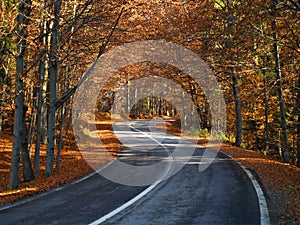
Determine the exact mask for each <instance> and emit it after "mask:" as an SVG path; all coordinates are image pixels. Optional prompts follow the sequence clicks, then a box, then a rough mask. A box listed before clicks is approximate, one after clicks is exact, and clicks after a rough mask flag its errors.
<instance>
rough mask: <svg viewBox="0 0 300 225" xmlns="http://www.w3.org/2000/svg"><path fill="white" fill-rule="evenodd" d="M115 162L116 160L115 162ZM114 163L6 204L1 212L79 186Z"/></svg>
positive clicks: (1, 207) (0, 207)
mask: <svg viewBox="0 0 300 225" xmlns="http://www.w3.org/2000/svg"><path fill="white" fill-rule="evenodd" d="M113 161H114V160H113ZM113 161H110V162H109V163H107V164H106V165H104V166H103V167H101V168H99V169H98V170H94V171H92V172H90V173H88V174H86V175H84V176H82V177H78V178H76V179H75V180H73V181H71V182H68V183H65V184H61V185H58V186H56V187H54V188H52V189H49V190H46V191H43V192H40V193H37V194H34V195H32V196H29V197H27V198H25V199H20V200H17V201H15V202H12V203H6V204H4V205H3V206H0V212H1V211H3V210H6V209H10V208H13V207H17V206H19V205H23V204H26V203H28V202H31V201H34V200H37V199H39V198H42V197H44V196H47V195H50V194H52V193H55V192H58V191H61V190H63V189H65V188H68V187H70V186H73V185H75V184H78V183H80V182H82V181H84V180H86V179H88V178H90V177H92V176H94V175H96V174H97V173H98V172H99V171H100V170H102V169H104V168H106V167H108V166H109V165H110V164H111V163H112V162H113Z"/></svg>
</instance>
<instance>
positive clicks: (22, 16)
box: [9, 0, 31, 189]
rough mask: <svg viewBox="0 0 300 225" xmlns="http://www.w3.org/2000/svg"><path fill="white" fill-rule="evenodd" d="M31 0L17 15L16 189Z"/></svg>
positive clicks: (22, 1)
mask: <svg viewBox="0 0 300 225" xmlns="http://www.w3.org/2000/svg"><path fill="white" fill-rule="evenodd" d="M30 11H31V0H20V1H19V3H18V14H17V23H18V25H17V29H18V30H17V33H18V35H17V36H18V39H17V41H18V44H17V47H18V55H17V56H16V66H17V67H16V100H15V101H16V105H15V115H14V140H13V149H12V163H11V170H10V181H9V187H10V188H11V189H15V188H17V187H18V183H19V179H18V177H19V167H20V149H21V144H22V143H21V140H22V134H23V133H22V132H23V131H22V128H23V126H22V120H23V115H24V82H23V79H24V54H25V50H26V25H27V23H28V18H29V17H30Z"/></svg>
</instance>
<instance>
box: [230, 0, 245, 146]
mask: <svg viewBox="0 0 300 225" xmlns="http://www.w3.org/2000/svg"><path fill="white" fill-rule="evenodd" d="M233 7H234V6H233V3H232V1H231V0H230V1H228V10H229V11H232V10H233ZM227 22H228V32H229V33H228V48H229V52H230V53H229V54H230V63H231V64H232V65H233V67H232V71H231V79H232V88H233V94H234V102H235V143H234V144H235V145H236V146H240V145H241V143H242V137H243V134H242V132H243V127H242V125H243V121H242V104H241V98H240V91H239V77H238V75H237V71H236V69H237V68H236V59H235V56H234V53H233V51H232V48H233V43H232V36H233V35H234V14H233V12H231V13H230V15H229V18H228V21H227Z"/></svg>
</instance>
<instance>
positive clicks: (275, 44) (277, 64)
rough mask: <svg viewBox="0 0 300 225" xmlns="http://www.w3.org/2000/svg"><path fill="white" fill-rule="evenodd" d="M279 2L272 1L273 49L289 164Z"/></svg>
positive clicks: (285, 147)
mask: <svg viewBox="0 0 300 225" xmlns="http://www.w3.org/2000/svg"><path fill="white" fill-rule="evenodd" d="M277 4H278V2H277V0H271V15H272V32H273V47H274V58H275V72H276V78H277V87H278V99H279V104H280V116H281V127H282V135H283V153H282V154H283V155H282V156H283V159H284V161H286V162H289V159H290V157H289V141H288V133H287V124H286V115H285V114H286V112H285V104H284V99H283V95H282V78H281V65H280V56H279V41H278V33H277V32H278V31H277V18H276V17H277Z"/></svg>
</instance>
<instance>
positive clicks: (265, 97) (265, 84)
mask: <svg viewBox="0 0 300 225" xmlns="http://www.w3.org/2000/svg"><path fill="white" fill-rule="evenodd" d="M261 29H263V28H261ZM261 34H262V35H263V30H261ZM261 58H262V69H261V71H262V74H263V78H264V103H265V150H264V154H265V155H266V154H267V153H268V151H269V148H270V137H269V100H268V82H267V74H266V73H267V68H266V67H267V65H266V56H265V42H264V43H263V47H262V54H261Z"/></svg>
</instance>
